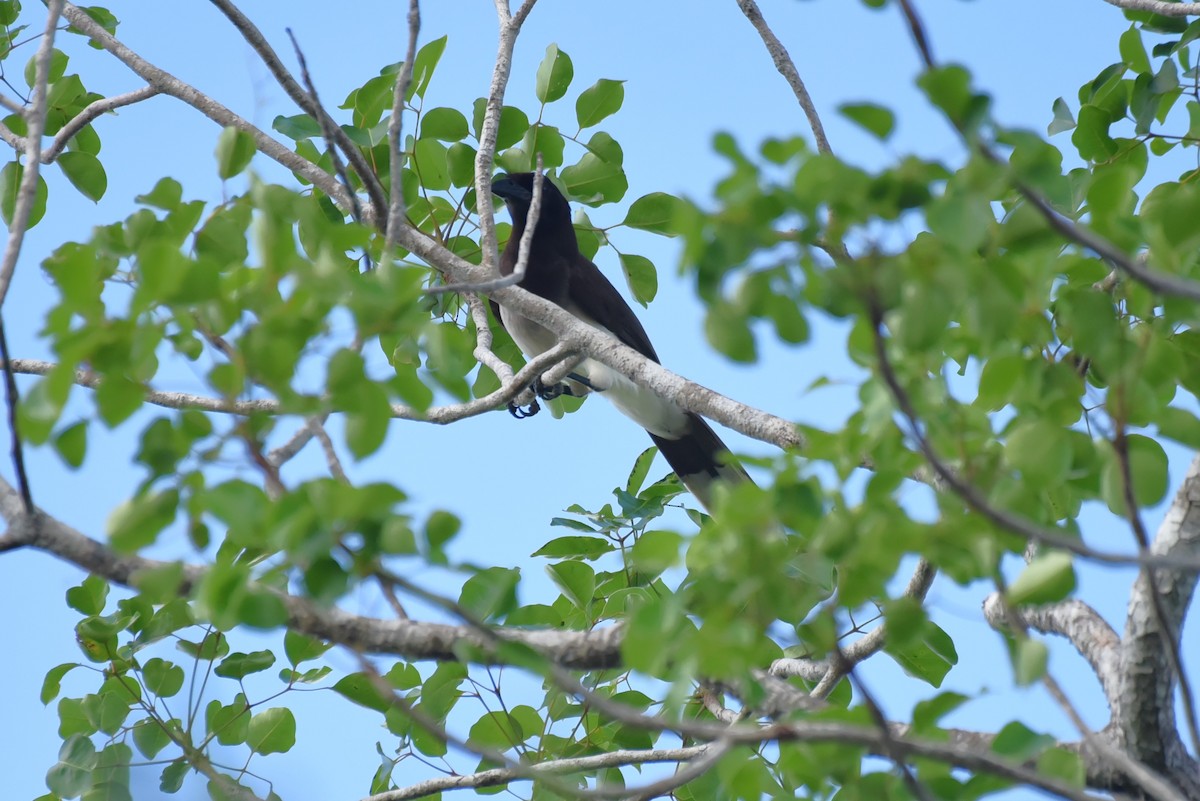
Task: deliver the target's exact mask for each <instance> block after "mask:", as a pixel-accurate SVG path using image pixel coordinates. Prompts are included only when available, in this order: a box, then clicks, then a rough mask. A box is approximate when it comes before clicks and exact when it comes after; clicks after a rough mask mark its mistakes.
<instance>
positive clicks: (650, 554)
mask: <svg viewBox="0 0 1200 801" xmlns="http://www.w3.org/2000/svg"><path fill="white" fill-rule="evenodd" d="M682 545H683V537H681V536H680V535H679V534H676V533H675V532H674V531H647V532H645V533H643V534H642V536H640V537H638V540H637V542H635V543H634V544H633V548H631V549H630V551H629V558H630V561H631V562H632V563H633V564H634V565H635V566H636V567H637V568H638V569H639V570H642V571H645V572H648V573H660V572H662V571H663V570H666V569H667V568H668V567H673V566H675V565H676V564H678V563H679V549H680V548H681V547H682Z"/></svg>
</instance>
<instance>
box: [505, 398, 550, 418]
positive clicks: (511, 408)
mask: <svg viewBox="0 0 1200 801" xmlns="http://www.w3.org/2000/svg"><path fill="white" fill-rule="evenodd" d="M541 410H542V407H541V406H540V405H539V404H538V402H537V398H534V399H533V400H531V401H530V402H529V405H528V406H522V405H520V404H519V403H509V404H508V413H509V414H511V415H512V416H513V417H515V418H517V419H518V420H524V419H525V418H526V417H533V416H534V415H535V414H537V413H538V412H540V411H541Z"/></svg>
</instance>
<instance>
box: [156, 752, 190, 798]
mask: <svg viewBox="0 0 1200 801" xmlns="http://www.w3.org/2000/svg"><path fill="white" fill-rule="evenodd" d="M191 771H192V765H191V763H190V762H188V761H187V760H186V759H183V758H180V759H179V760H178V761H177V762H172V763H171V764H170V765H167V766H166V767H165V768H163V771H162V773H161V774H159V778H158V789H160V790H162V791H163V792H164V793H177V792H179V790H180V789H181V788H182V787H183V780H184V779H186V778H187V775H188V774H189V773H191Z"/></svg>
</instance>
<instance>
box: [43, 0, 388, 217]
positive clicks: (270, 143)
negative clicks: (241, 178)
mask: <svg viewBox="0 0 1200 801" xmlns="http://www.w3.org/2000/svg"><path fill="white" fill-rule="evenodd" d="M63 16H64V17H66V18H67V20H68V21H70V23H71V25H72V26H73V27H75V28H77V29H79V30H80V31H82V32H83V33H85V34H86V35H88V36H89V37H91V39H92V41H94V42H96V43H97V44H99V45H100V46H101V47H103V48H104V49H105V50H106V51H108V52H109V53H111V54H112V55H113V56H115V57H116V58H117V59H118V60H119V61H121V63H123V64H125V66H127V67H129V69H131V70H133V72H135V73H136V74H137V75H139V76H141V78H142V79H143V80H145V81H146V82H147V83H148V84H150V85H151V86H152V87H154V88H155V89H157V90H158V91H159V92H161V93H162V94H165V95H170V96H171V97H174V98H177V99H179V100H182V101H183V102H184V103H186V104H188V105H189V106H191V107H192V108H194V109H196V110H197V111H199V112H200V113H201V114H203V115H204V116H206V117H208V118H209V119H210V120H212V121H213V122H215V123H217V124H218V125H221V126H232V127H234V128H237V129H238V130H240V131H244V132H245V133H248V134H249V135H250V136H251V138H252V139H254V146H255V148H256V149H257V150H258V152H260V153H262V154H263V155H265V156H267V157H268V158H270V159H273V160H274V161H277V162H278V163H279V164H281V165H283V166H284V167H286V168H287V169H289V170H291V171H292V172H294V173H296V174H297V175H299V176H301V177H302V178H304V179H305V180H306V181H309V182H311V183H312V184H313V185H314V186H316V187H317V188H318V189H320V190H321V191H322V192H324V193H325V194H327V195H329V197H330V198H332V199H333V200H334V202H336V203H337V204H338V205H339V206H341V207H342V208H345V209H348V208H350V198H349V195H348V194H347V193H346V190H345V189H343V188H342V186H341V184H339V183H338V182H337V178H336V177H335V176H333V175H331V174H330V173H327V172H326V171H325V170H323V169H321V168H320V167H318V166H317V165H316V164H313V163H312V162H311V161H309V160H308V159H306V158H304V157H302V156H300V155H298V154H297V153H295V152H293V151H292V150H290V149H289V148H287V147H284V146H283V145H282V144H281V143H280V142H278V141H276V140H275V139H273V138H272V137H270V136H268V135H267V134H265V133H263V132H262V131H261V130H259V129H258V128H257V127H255V126H254V125H253V124H252V123H251V122H250V121H249V120H246V119H243V118H242V117H240V116H238V115H237V114H234V113H233V112H232V111H230V110H229V109H227V108H226V107H225V106H222V105H221V104H220V103H218V102H216V101H215V100H213V99H212V98H210V97H208V96H207V95H205V94H204V93H203V92H200V91H199V90H197V89H196V88H195V87H193V86H191V85H189V84H186V83H184V82H183V81H181V80H179V79H178V78H176V77H175V76H174V75H171V74H170V73H168V72H166V71H165V70H162V69H160V68H159V67H156V66H154V65H153V64H151V63H150V62H148V61H146V60H145V59H144V58H142V57H141V56H139V55H138V54H137V53H135V52H133V51H132V50H130V49H129V48H128V47H126V46H125V45H124V44H122V43H121V42H120V41H119V40H118V39H116V37H114V36H113V35H112V34H110V33H109V32H108V31H106V30H104V28H102V27H100V25H99V24H98V23H97V22H96V21H95V20H93V19H92V18H91V17H89V16H88V15H87V13H86V12H84V11H83V9H81V8H79V7H78V6H76V5H75V4H73V3H69V2H68V3H64V4H63ZM367 222H368V223H369V224H374V222H375V220H374V219H373V218H372V219H369V220H367Z"/></svg>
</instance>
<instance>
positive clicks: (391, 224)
mask: <svg viewBox="0 0 1200 801" xmlns="http://www.w3.org/2000/svg"><path fill="white" fill-rule="evenodd" d="M420 33H421V4H420V1H419V0H410V2H409V5H408V50H407V52H406V53H405V55H404V66H403V67H401V68H400V75H399V76H398V77H397V78H396V86H395V89H394V93H393V95H392V116H391V118H390V119H389V120H388V147H389V149H390V150H391V159H390V160H389V162H388V175H389V178H390V182H391V191H392V196H391V200H390V202H389V204H388V216H387V229H386V235H387V250H388V253H391V252H392V251H394V250H395V249H396V232H397V231H399V230H400V226H401V225H403V224H404V217H405V215H406V213H407V212H406V210H405V208H404V151H403V149H402V147H401V145H402V144H403V137H402V136H401V133H402V132H403V130H404V103H405V98H406V97H407V96H408V87H409V85H410V84H412V75H413V62H414V61H416V58H417V36H418V35H419V34H420Z"/></svg>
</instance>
